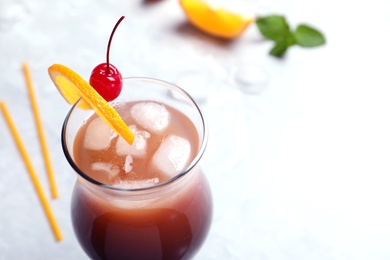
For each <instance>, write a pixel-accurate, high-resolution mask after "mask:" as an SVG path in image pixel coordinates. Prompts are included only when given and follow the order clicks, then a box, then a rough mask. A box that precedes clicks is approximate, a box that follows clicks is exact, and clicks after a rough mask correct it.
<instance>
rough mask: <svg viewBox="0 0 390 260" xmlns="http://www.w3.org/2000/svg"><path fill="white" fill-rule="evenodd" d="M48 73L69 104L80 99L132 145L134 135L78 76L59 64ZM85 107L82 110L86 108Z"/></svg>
mask: <svg viewBox="0 0 390 260" xmlns="http://www.w3.org/2000/svg"><path fill="white" fill-rule="evenodd" d="M48 72H49V75H50V78H51V80H52V81H53V83H54V85H55V86H56V87H57V89H58V91H59V92H60V93H61V95H62V96H63V97H64V99H65V100H66V101H67V102H68V103H69V104H75V103H76V102H77V101H78V100H79V99H80V98H82V99H83V101H85V102H86V103H88V105H89V106H90V107H91V108H92V109H93V110H94V111H95V112H96V114H97V115H98V116H99V117H100V118H101V119H103V120H104V121H105V122H106V124H107V125H109V126H110V127H111V129H113V130H114V131H115V132H116V133H117V134H119V135H120V136H121V137H122V138H123V139H125V140H126V142H128V143H129V144H132V143H133V140H134V134H133V133H132V132H131V130H130V129H129V127H128V126H127V125H126V123H125V122H124V121H123V120H122V118H121V116H120V115H119V114H118V112H117V111H116V110H115V109H114V108H113V107H112V106H111V105H110V104H109V103H108V102H107V101H106V100H105V99H104V98H103V97H102V96H100V94H99V93H98V92H97V91H96V90H95V89H94V88H93V87H92V86H91V85H89V83H88V82H86V81H85V80H84V79H83V78H82V77H81V76H80V75H78V74H77V73H76V72H74V71H73V70H71V69H69V68H68V67H66V66H64V65H61V64H54V65H52V66H50V67H49V69H48ZM85 105H86V104H84V108H86V107H87V106H85Z"/></svg>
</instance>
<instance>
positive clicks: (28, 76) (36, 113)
mask: <svg viewBox="0 0 390 260" xmlns="http://www.w3.org/2000/svg"><path fill="white" fill-rule="evenodd" d="M23 73H24V76H25V80H26V85H27V89H28V93H29V96H30V102H31V106H32V110H33V114H34V118H35V125H36V128H37V132H38V137H39V140H40V143H41V150H42V155H43V159H44V161H45V166H46V172H47V176H48V179H49V185H50V190H51V196H52V197H53V198H58V190H57V186H56V182H55V178H54V171H53V167H52V164H51V161H50V156H49V150H48V148H47V144H46V139H45V135H44V131H43V127H42V122H41V117H40V114H39V109H38V105H37V100H36V97H35V92H34V87H33V83H32V79H31V74H30V69H29V67H28V64H27V63H23Z"/></svg>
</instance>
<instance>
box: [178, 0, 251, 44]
mask: <svg viewBox="0 0 390 260" xmlns="http://www.w3.org/2000/svg"><path fill="white" fill-rule="evenodd" d="M179 1H180V4H181V7H182V8H183V10H184V13H185V14H186V16H187V18H188V20H189V21H190V23H191V24H192V25H194V26H195V27H197V28H199V29H200V30H202V31H204V32H206V33H209V34H211V35H214V36H217V37H221V38H225V39H234V38H237V37H238V36H239V35H240V34H241V33H242V32H243V31H244V30H245V29H246V28H247V27H248V25H250V24H251V23H252V22H253V21H254V19H253V18H250V17H246V16H244V15H241V14H237V13H234V12H232V11H229V10H227V9H224V8H222V7H212V6H210V5H209V4H207V3H206V2H203V1H201V0H179Z"/></svg>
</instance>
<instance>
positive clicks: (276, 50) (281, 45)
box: [269, 41, 289, 58]
mask: <svg viewBox="0 0 390 260" xmlns="http://www.w3.org/2000/svg"><path fill="white" fill-rule="evenodd" d="M288 47H289V46H288V44H287V42H285V41H281V42H276V43H275V45H274V47H272V49H271V50H270V52H269V54H270V55H271V56H275V57H278V58H281V57H283V56H284V54H285V53H286V51H287V49H288Z"/></svg>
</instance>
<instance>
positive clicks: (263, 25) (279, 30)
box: [256, 15, 290, 42]
mask: <svg viewBox="0 0 390 260" xmlns="http://www.w3.org/2000/svg"><path fill="white" fill-rule="evenodd" d="M256 25H257V28H258V29H259V31H260V33H261V34H262V35H263V36H264V37H265V38H267V39H270V40H273V41H276V42H280V41H284V39H285V38H286V37H287V35H289V34H290V27H289V25H288V24H287V22H286V19H285V18H284V16H281V15H270V16H266V17H257V18H256Z"/></svg>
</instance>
